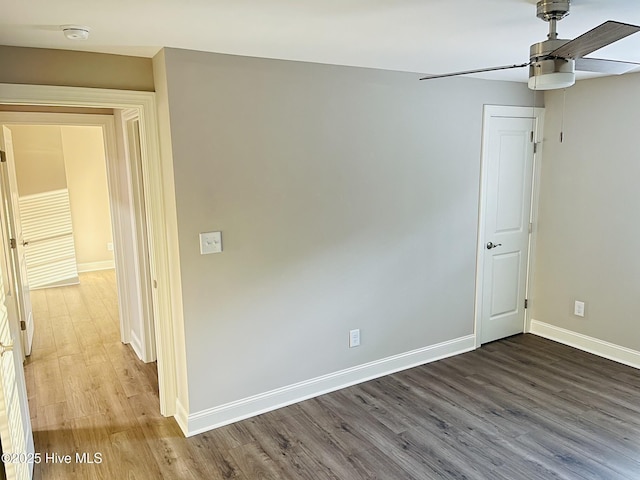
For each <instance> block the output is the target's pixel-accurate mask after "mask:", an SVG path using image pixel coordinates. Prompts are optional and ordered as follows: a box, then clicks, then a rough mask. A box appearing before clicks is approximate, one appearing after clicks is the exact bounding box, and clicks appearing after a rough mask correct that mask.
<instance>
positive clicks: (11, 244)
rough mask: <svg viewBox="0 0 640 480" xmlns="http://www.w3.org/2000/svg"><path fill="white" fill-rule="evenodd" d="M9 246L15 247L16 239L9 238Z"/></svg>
mask: <svg viewBox="0 0 640 480" xmlns="http://www.w3.org/2000/svg"><path fill="white" fill-rule="evenodd" d="M9 246H10V247H11V248H17V247H18V242H16V239H15V238H10V239H9Z"/></svg>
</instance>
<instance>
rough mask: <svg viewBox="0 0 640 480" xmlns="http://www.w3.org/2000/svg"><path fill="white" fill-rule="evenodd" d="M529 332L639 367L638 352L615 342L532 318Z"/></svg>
mask: <svg viewBox="0 0 640 480" xmlns="http://www.w3.org/2000/svg"><path fill="white" fill-rule="evenodd" d="M530 333H533V334H534V335H538V336H540V337H544V338H548V339H549V340H554V341H556V342H558V343H562V344H564V345H569V346H570V347H574V348H577V349H579V350H583V351H585V352H589V353H593V354H594V355H598V356H599V357H604V358H608V359H609V360H613V361H614V362H618V363H623V364H624V365H629V366H630V367H634V368H640V352H638V351H636V350H632V349H630V348H627V347H622V346H620V345H616V344H615V343H610V342H605V341H604V340H600V339H597V338H593V337H589V336H587V335H583V334H582V333H577V332H573V331H571V330H566V329H564V328H560V327H556V326H555V325H550V324H548V323H544V322H540V321H538V320H533V319H532V320H531V329H530Z"/></svg>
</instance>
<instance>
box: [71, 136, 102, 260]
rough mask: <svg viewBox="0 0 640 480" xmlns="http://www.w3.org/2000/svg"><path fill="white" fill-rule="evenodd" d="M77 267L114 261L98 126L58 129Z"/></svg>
mask: <svg viewBox="0 0 640 480" xmlns="http://www.w3.org/2000/svg"><path fill="white" fill-rule="evenodd" d="M61 134H62V145H63V148H64V160H65V166H66V171H67V183H68V185H69V199H70V201H71V217H72V220H73V230H74V239H75V242H76V257H77V260H78V265H79V266H81V267H82V266H83V265H85V264H92V263H96V262H108V261H112V260H113V251H109V250H107V243H111V242H113V239H112V238H113V237H112V234H111V211H110V208H109V191H108V189H107V170H106V163H105V152H104V142H103V138H102V128H100V127H86V126H85V127H73V126H64V127H61Z"/></svg>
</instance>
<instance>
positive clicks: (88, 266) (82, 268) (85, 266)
mask: <svg viewBox="0 0 640 480" xmlns="http://www.w3.org/2000/svg"><path fill="white" fill-rule="evenodd" d="M114 268H116V263H115V262H114V261H113V260H104V261H102V262H87V263H79V264H78V272H79V273H83V272H97V271H98V270H111V269H114Z"/></svg>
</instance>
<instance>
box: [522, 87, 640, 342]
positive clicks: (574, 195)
mask: <svg viewBox="0 0 640 480" xmlns="http://www.w3.org/2000/svg"><path fill="white" fill-rule="evenodd" d="M562 96H563V93H562V91H556V92H550V93H547V95H546V97H545V104H546V114H545V143H544V150H543V160H542V161H543V164H542V179H541V183H540V188H541V192H540V207H539V208H540V210H539V225H538V236H537V252H536V265H535V280H534V290H533V295H534V296H533V298H532V304H531V307H532V311H531V317H532V318H533V319H536V320H539V321H542V322H546V323H549V324H552V325H556V326H558V327H562V328H565V329H568V330H572V331H575V332H578V333H582V334H584V335H588V336H591V337H595V338H597V339H600V340H605V341H608V342H612V343H614V344H617V345H621V346H624V347H627V348H631V349H634V350H636V351H640V327H639V323H638V312H640V294H639V293H640V292H639V286H640V253H639V250H638V242H639V239H640V186H639V179H640V142H639V141H638V134H639V132H640V74H629V75H624V76H620V77H607V78H601V79H594V80H585V81H580V82H578V83H577V84H576V85H575V86H573V87H571V88H570V89H568V90H567V97H566V112H565V114H564V124H565V127H564V131H565V137H564V142H563V143H560V141H559V132H560V130H561V122H562V105H563V98H562ZM575 300H582V301H584V302H586V314H585V317H584V318H580V317H576V316H574V315H573V306H574V301H575Z"/></svg>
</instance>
